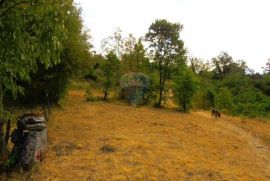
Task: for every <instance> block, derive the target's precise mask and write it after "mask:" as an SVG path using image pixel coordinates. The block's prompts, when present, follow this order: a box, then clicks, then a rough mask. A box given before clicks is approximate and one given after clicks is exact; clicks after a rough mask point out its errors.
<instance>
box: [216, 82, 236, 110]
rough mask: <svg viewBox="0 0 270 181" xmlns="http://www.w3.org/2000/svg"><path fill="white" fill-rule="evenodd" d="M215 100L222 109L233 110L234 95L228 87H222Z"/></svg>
mask: <svg viewBox="0 0 270 181" xmlns="http://www.w3.org/2000/svg"><path fill="white" fill-rule="evenodd" d="M215 102H216V106H217V107H218V108H219V109H220V110H226V111H227V110H228V111H230V110H233V95H232V93H231V91H230V90H229V89H228V88H227V87H224V88H221V89H220V91H219V93H218V94H217V97H216V100H215Z"/></svg>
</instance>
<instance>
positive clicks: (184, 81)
mask: <svg viewBox="0 0 270 181" xmlns="http://www.w3.org/2000/svg"><path fill="white" fill-rule="evenodd" d="M173 81H174V82H173V92H174V96H175V98H176V100H177V102H178V104H179V106H180V110H182V111H184V112H187V111H188V110H189V109H190V104H191V100H192V97H193V95H194V93H195V91H196V81H195V80H194V76H193V75H192V72H191V71H190V70H189V69H185V70H183V69H182V70H180V71H179V73H178V74H177V75H176V76H175V77H174V79H173Z"/></svg>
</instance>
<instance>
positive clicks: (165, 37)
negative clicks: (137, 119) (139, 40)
mask: <svg viewBox="0 0 270 181" xmlns="http://www.w3.org/2000/svg"><path fill="white" fill-rule="evenodd" d="M182 29H183V26H182V25H180V24H178V23H170V22H168V21H167V20H164V19H161V20H156V21H155V22H154V23H152V24H151V26H150V27H149V30H148V33H147V34H146V35H145V38H146V40H147V41H148V42H149V43H150V46H149V47H150V49H151V51H152V52H153V58H154V62H155V63H156V67H157V71H158V72H159V96H158V102H157V106H158V107H161V106H162V105H161V104H162V101H163V100H164V95H165V94H164V92H165V90H166V80H167V79H168V78H170V76H171V70H172V69H173V66H176V65H177V64H178V62H179V61H180V62H181V61H183V60H185V54H186V50H185V49H184V42H183V41H182V40H181V39H180V32H181V30H182Z"/></svg>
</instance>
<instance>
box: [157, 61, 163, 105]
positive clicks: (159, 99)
mask: <svg viewBox="0 0 270 181" xmlns="http://www.w3.org/2000/svg"><path fill="white" fill-rule="evenodd" d="M159 66H160V68H159V97H158V105H157V106H158V107H161V101H162V92H163V88H162V82H163V81H162V68H161V65H159Z"/></svg>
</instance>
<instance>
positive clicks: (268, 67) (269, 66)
mask: <svg viewBox="0 0 270 181" xmlns="http://www.w3.org/2000/svg"><path fill="white" fill-rule="evenodd" d="M263 69H264V72H265V73H266V74H270V59H268V62H267V63H266V66H265V67H263Z"/></svg>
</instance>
